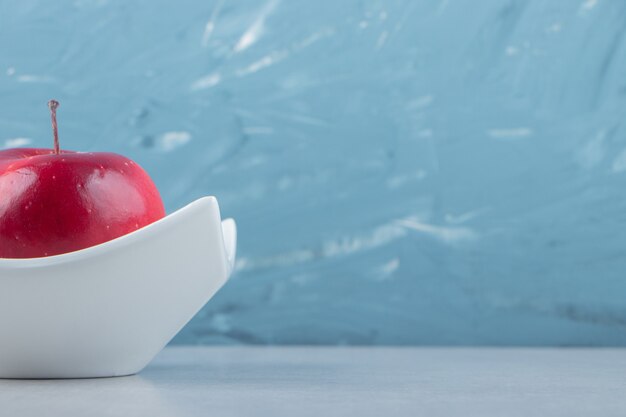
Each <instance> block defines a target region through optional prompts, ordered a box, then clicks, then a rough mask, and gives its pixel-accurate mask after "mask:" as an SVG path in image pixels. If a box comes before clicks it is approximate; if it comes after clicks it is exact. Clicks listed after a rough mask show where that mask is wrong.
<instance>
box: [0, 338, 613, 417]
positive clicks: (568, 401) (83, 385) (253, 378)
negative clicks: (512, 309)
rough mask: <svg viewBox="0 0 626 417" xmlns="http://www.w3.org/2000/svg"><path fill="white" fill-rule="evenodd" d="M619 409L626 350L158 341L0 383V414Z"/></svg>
mask: <svg viewBox="0 0 626 417" xmlns="http://www.w3.org/2000/svg"><path fill="white" fill-rule="evenodd" d="M239 415H242V416H268V417H274V416H282V415H285V416H287V415H289V416H318V417H322V416H323V417H326V416H334V415H341V416H418V415H423V416H481V417H484V416H525V417H526V416H592V415H594V416H603V417H607V416H624V415H626V349H624V350H620V349H593V350H592V349H482V348H481V349H467V348H317V347H311V348H308V347H301V348H277V347H269V348H245V347H241V348H239V347H238V348H232V347H197V348H196V347H176V348H167V349H165V350H164V351H163V352H162V353H161V354H160V355H159V356H158V357H157V358H156V359H155V361H154V362H153V363H152V364H151V365H150V366H149V367H148V368H146V369H145V370H144V371H143V372H142V373H141V374H139V375H136V376H130V377H122V378H105V379H86V380H40V381H37V380H0V416H11V417H17V416H38V417H39V416H48V417H54V416H151V417H159V416H210V417H222V416H239Z"/></svg>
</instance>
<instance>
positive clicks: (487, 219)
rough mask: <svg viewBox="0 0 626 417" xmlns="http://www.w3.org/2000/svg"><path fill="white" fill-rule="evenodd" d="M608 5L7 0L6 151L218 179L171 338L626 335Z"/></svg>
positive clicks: (620, 174) (617, 38)
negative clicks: (223, 229)
mask: <svg viewBox="0 0 626 417" xmlns="http://www.w3.org/2000/svg"><path fill="white" fill-rule="evenodd" d="M625 31H626V2H623V1H609V0H597V1H596V0H584V1H569V0H561V1H540V0H534V1H530V0H529V1H523V0H521V1H503V0H490V1H461V0H440V1H426V0H423V1H415V0H403V1H400V0H385V1H357V0H345V1H331V0H324V1H315V2H312V1H307V2H305V1H291V0H289V1H287V0H283V1H279V0H265V1H233V0H229V1H221V0H217V1H190V0H187V1H166V0H158V1H155V0H150V1H147V0H146V1H133V2H122V1H106V0H91V1H90V0H76V1H73V2H69V1H54V2H53V1H28V0H25V1H20V2H8V1H7V2H2V3H0V52H1V53H0V145H4V146H18V145H22V146H37V147H47V146H50V145H51V135H50V132H49V119H48V113H47V107H46V102H47V100H48V99H49V98H51V97H55V98H57V99H59V100H60V101H61V108H60V110H59V118H60V134H61V140H62V145H63V147H65V148H67V149H76V150H108V151H115V152H119V153H122V154H125V155H127V156H129V157H131V158H133V159H135V160H136V161H137V162H139V163H140V164H141V165H143V166H144V167H145V168H146V169H147V170H148V171H149V173H150V174H151V175H152V176H153V177H154V179H155V181H156V183H157V185H158V187H159V189H160V190H161V192H162V195H163V198H164V200H165V203H166V206H167V208H168V210H169V211H172V210H175V209H177V208H179V207H181V206H183V205H184V204H186V203H188V202H190V201H192V200H193V199H195V198H197V197H199V196H202V195H206V194H214V195H216V196H217V197H218V198H219V200H220V203H221V206H222V210H223V213H224V215H226V216H234V217H235V218H236V219H237V220H238V222H239V227H240V247H239V255H240V258H239V261H238V264H237V269H238V272H237V275H236V276H235V277H234V278H233V280H232V281H231V282H230V283H229V284H228V285H227V286H226V287H225V288H224V289H223V291H222V292H221V293H220V294H219V295H218V296H217V297H216V298H215V299H214V300H213V301H212V302H211V303H209V305H208V306H207V307H206V308H205V309H204V310H203V311H202V312H201V313H200V314H199V315H198V316H197V317H196V318H195V319H194V320H193V321H192V322H191V323H190V325H189V326H187V328H185V329H184V330H183V332H182V333H181V334H180V335H179V337H178V338H177V339H176V341H177V342H182V343H313V344H496V345H499V344H522V345H535V344H549V345H605V344H609V345H613V344H620V345H622V344H626V197H625V195H626V127H625V123H624V120H626V44H625V42H626V34H625Z"/></svg>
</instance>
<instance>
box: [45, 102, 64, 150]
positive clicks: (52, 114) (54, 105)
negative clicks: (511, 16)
mask: <svg viewBox="0 0 626 417" xmlns="http://www.w3.org/2000/svg"><path fill="white" fill-rule="evenodd" d="M57 107H59V102H58V101H56V100H50V101H49V102H48V108H49V109H50V118H51V119H52V134H53V135H54V153H55V154H57V155H58V154H60V153H61V148H60V147H59V128H58V127H57Z"/></svg>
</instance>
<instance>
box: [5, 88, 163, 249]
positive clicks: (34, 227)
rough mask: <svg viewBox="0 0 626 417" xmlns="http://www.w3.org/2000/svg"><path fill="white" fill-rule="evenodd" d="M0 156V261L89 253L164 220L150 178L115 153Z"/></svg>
mask: <svg viewBox="0 0 626 417" xmlns="http://www.w3.org/2000/svg"><path fill="white" fill-rule="evenodd" d="M49 105H50V110H51V114H52V126H53V131H54V137H55V148H54V149H8V150H4V151H0V257H2V258H37V257H42V256H51V255H58V254H61V253H66V252H72V251H75V250H78V249H83V248H87V247H90V246H94V245H97V244H100V243H103V242H106V241H108V240H111V239H115V238H116V237H119V236H122V235H125V234H127V233H130V232H133V231H135V230H137V229H139V228H141V227H143V226H146V225H148V224H150V223H152V222H154V221H156V220H159V219H160V218H162V217H163V216H164V215H165V210H164V208H163V202H162V201H161V197H160V195H159V192H158V190H157V188H156V186H155V185H154V183H153V182H152V180H151V179H150V177H149V176H148V174H146V172H145V171H144V170H143V169H142V168H141V167H140V166H139V165H137V164H136V163H135V162H133V161H131V160H130V159H128V158H126V157H124V156H121V155H117V154H114V153H100V152H98V153H96V152H73V151H65V150H63V151H61V150H60V149H59V145H58V143H59V142H58V134H57V128H56V107H57V106H58V103H57V102H56V101H54V100H52V101H50V103H49Z"/></svg>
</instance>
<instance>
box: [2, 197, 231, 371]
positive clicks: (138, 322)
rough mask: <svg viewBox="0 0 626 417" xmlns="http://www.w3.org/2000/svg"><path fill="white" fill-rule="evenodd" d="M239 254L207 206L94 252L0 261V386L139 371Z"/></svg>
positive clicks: (213, 203)
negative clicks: (6, 381) (14, 380)
mask: <svg viewBox="0 0 626 417" xmlns="http://www.w3.org/2000/svg"><path fill="white" fill-rule="evenodd" d="M236 246H237V230H236V226H235V222H234V220H233V219H227V220H224V221H223V222H222V221H221V220H220V212H219V206H218V204H217V200H216V199H215V198H214V197H204V198H201V199H199V200H197V201H195V202H193V203H191V204H189V205H188V206H186V207H184V208H182V209H180V210H178V211H177V212H175V213H172V214H170V215H169V216H167V217H165V218H163V219H161V220H159V221H157V222H155V223H153V224H150V225H148V226H146V227H144V228H142V229H139V230H137V231H135V232H133V233H131V234H128V235H125V236H122V237H120V238H117V239H115V240H112V241H109V242H106V243H103V244H101V245H98V246H94V247H91V248H87V249H83V250H79V251H76V252H72V253H67V254H63V255H57V256H51V257H47V258H35V259H0V378H87V377H105V376H118V375H129V374H134V373H137V372H139V371H140V370H141V369H143V368H144V367H145V366H146V365H147V364H148V362H150V360H152V358H153V357H154V356H155V355H156V354H157V353H158V352H159V351H160V350H161V349H162V348H163V347H164V346H165V345H166V344H167V342H169V341H170V340H171V339H172V338H173V337H174V336H175V335H176V333H178V332H179V331H180V329H181V328H182V327H183V326H184V325H185V324H186V323H187V322H188V321H189V320H190V319H191V318H192V317H193V316H194V315H195V314H196V313H197V312H198V310H200V308H202V306H204V304H205V303H206V302H207V301H208V300H209V299H210V298H211V297H212V296H213V295H214V294H215V293H216V292H217V290H219V289H220V287H221V286H222V285H223V284H224V283H225V282H226V280H227V279H228V277H229V276H230V274H231V272H232V270H233V264H234V260H235V251H236Z"/></svg>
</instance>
